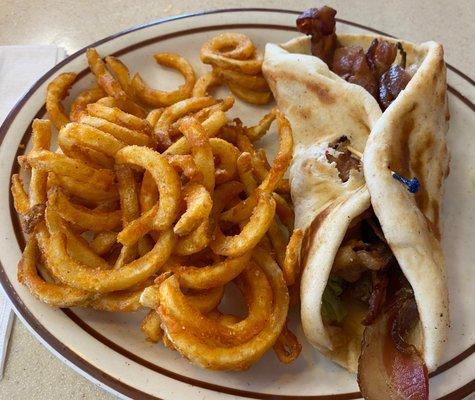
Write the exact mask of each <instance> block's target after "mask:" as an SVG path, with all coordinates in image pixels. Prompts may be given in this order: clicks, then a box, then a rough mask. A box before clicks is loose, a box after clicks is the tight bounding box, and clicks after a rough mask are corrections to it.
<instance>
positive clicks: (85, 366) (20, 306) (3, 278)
mask: <svg viewBox="0 0 475 400" xmlns="http://www.w3.org/2000/svg"><path fill="white" fill-rule="evenodd" d="M246 11H247V12H274V13H275V12H277V13H284V14H292V15H298V14H300V11H294V10H279V9H275V10H274V9H266V8H247V9H245V8H242V9H240V8H236V9H228V10H212V11H205V12H200V13H195V14H186V15H180V16H176V17H171V18H166V19H163V20H159V21H155V22H152V23H149V24H145V25H141V26H138V27H134V28H131V29H129V30H126V31H122V32H119V33H117V34H115V35H112V36H109V37H106V38H104V39H102V40H99V41H97V42H95V43H93V44H91V45H90V46H87V47H85V48H83V49H81V50H79V51H77V52H76V53H74V54H73V55H71V56H69V57H68V58H66V59H65V60H63V61H62V62H60V63H59V64H57V65H56V66H55V67H53V68H52V69H51V70H50V71H48V72H47V73H46V74H45V75H43V76H42V77H41V78H40V79H39V80H38V81H37V82H36V83H35V84H34V85H33V86H32V87H31V89H30V90H29V91H28V92H27V93H26V95H25V96H24V97H23V98H21V99H20V100H19V101H18V103H17V104H16V105H15V106H14V108H13V109H12V111H11V112H10V113H9V114H8V116H7V118H6V119H5V121H4V123H3V124H2V126H1V127H0V144H1V143H2V142H3V139H4V137H5V135H6V132H7V131H8V129H9V128H10V125H11V124H12V122H13V121H14V120H15V118H16V116H17V114H18V113H19V112H20V110H21V109H22V107H23V106H24V105H25V103H26V102H27V101H28V99H29V98H30V97H31V96H32V95H33V94H34V93H35V92H36V91H37V90H38V88H39V87H40V86H41V85H42V84H43V83H44V82H46V81H47V80H48V79H49V78H50V77H51V76H52V75H53V74H54V73H55V72H57V71H58V70H59V69H61V68H62V67H63V66H64V65H67V64H68V63H69V62H70V61H71V60H73V59H75V58H77V57H79V56H80V55H82V54H83V53H84V52H85V50H86V49H87V48H88V47H97V46H99V45H101V44H103V43H106V42H109V41H111V40H114V39H116V38H118V37H120V36H123V35H126V34H129V33H131V32H134V31H137V30H141V29H145V28H148V27H151V26H155V25H160V24H163V23H167V22H170V21H174V20H179V19H184V18H192V17H199V16H205V15H209V14H217V13H234V12H246ZM337 21H338V22H340V23H342V24H346V25H350V26H354V27H357V28H360V29H364V30H367V31H370V32H373V33H376V34H380V35H385V36H389V37H394V36H392V35H388V34H387V33H384V32H382V31H379V30H376V29H373V28H370V27H367V26H364V25H361V24H358V23H355V22H352V21H347V20H342V19H337ZM232 28H257V29H273V30H286V31H295V30H296V29H295V27H294V26H282V25H271V24H230V25H215V26H207V27H200V28H195V29H192V30H188V31H178V32H173V33H171V34H167V35H162V36H157V37H154V38H150V39H147V40H144V41H142V42H139V43H136V44H134V45H131V46H128V47H126V48H123V49H121V50H118V51H117V52H115V53H114V55H122V54H125V53H127V52H130V51H132V50H135V49H138V48H140V47H143V46H146V45H148V44H152V43H156V42H159V41H163V40H166V39H170V38H173V37H178V36H184V35H189V34H193V33H197V32H203V31H212V30H223V29H232ZM447 68H448V69H450V70H451V71H453V72H454V73H455V74H457V75H459V76H460V77H461V78H462V79H464V80H466V81H467V82H468V83H469V84H472V85H475V82H474V81H473V80H472V79H471V78H469V77H468V76H467V75H466V74H464V73H463V72H461V71H459V70H458V69H456V68H455V67H452V66H451V65H449V64H447ZM87 73H88V70H87V69H85V70H82V71H81V72H80V73H79V76H78V78H77V79H80V78H81V77H83V76H85V75H87ZM448 89H449V91H450V93H452V94H453V95H454V96H456V97H457V98H458V99H459V100H461V101H462V102H463V103H464V104H465V105H467V106H468V107H469V108H470V109H471V110H472V111H475V105H474V104H473V103H472V102H471V101H470V100H469V99H468V98H466V97H465V96H464V95H462V94H461V93H460V92H459V91H457V90H456V89H455V88H453V87H451V86H449V88H448ZM44 114H45V109H44V106H43V107H42V108H41V109H40V110H39V111H38V112H37V114H36V115H35V117H42V116H43V115H44ZM30 131H31V124H30V126H29V127H28V128H27V130H26V131H25V133H24V134H23V136H22V140H21V142H22V143H25V139H27V140H28V139H29V136H30ZM22 153H24V149H20V148H18V150H17V155H20V154H22ZM16 171H18V165H17V163H16V162H14V163H13V165H12V169H11V174H13V173H14V172H16ZM10 214H11V219H12V225H13V227H14V230H15V236H16V239H17V241H18V244H19V246H20V248H21V249H23V247H24V243H25V242H24V238H23V234H22V232H21V228H20V223H19V219H18V216H17V215H16V213H15V211H14V208H13V201H12V198H11V194H10ZM0 282H1V283H2V285H3V287H4V289H5V292H6V293H7V295H8V297H9V298H10V300H11V302H12V303H13V304H14V306H15V308H16V310H17V312H18V313H19V314H20V315H21V317H22V318H23V319H24V320H25V321H26V322H27V324H28V325H30V327H31V328H32V329H33V330H34V331H35V332H37V333H38V335H39V336H40V337H41V338H42V339H43V340H44V341H45V342H46V343H47V344H48V345H49V346H51V347H52V348H53V349H54V350H55V351H57V352H58V353H59V354H61V355H62V356H63V357H64V358H66V359H67V360H69V361H70V362H72V363H73V364H74V365H76V366H77V367H78V368H80V369H81V370H83V371H84V372H85V373H86V374H88V375H90V376H91V377H93V378H94V379H96V380H98V381H100V382H101V383H103V384H104V385H106V386H109V387H111V388H112V389H113V390H116V391H117V392H120V393H122V394H123V395H126V396H128V397H131V398H140V399H145V400H148V399H158V398H157V397H155V396H151V395H149V394H147V393H145V392H142V391H140V390H139V389H136V388H134V387H131V386H129V385H127V384H125V383H123V382H121V381H119V380H117V379H116V378H114V377H112V376H110V375H108V374H106V373H104V372H103V371H101V370H99V369H98V368H96V367H95V366H93V365H91V364H90V363H89V362H88V361H86V360H85V359H83V358H82V357H81V356H79V355H78V354H76V353H75V352H74V351H73V350H71V349H70V348H68V347H67V346H66V345H64V343H62V342H60V341H59V340H58V339H57V338H56V337H54V336H53V335H52V334H51V333H50V332H49V331H48V330H47V329H46V328H45V327H44V326H43V325H42V324H41V323H40V322H39V321H38V320H37V319H36V317H35V316H34V315H33V314H32V313H31V312H30V311H29V310H28V308H27V307H26V305H25V304H24V303H23V301H22V300H21V299H20V297H19V296H18V294H17V293H16V291H15V289H14V288H13V286H12V284H11V282H10V281H9V280H8V278H7V275H6V272H5V270H4V268H3V266H2V265H1V264H0ZM63 312H64V313H65V314H66V315H67V316H68V317H69V318H70V319H71V320H72V321H73V322H75V323H76V324H77V325H78V326H80V327H81V328H82V329H84V330H85V331H86V332H88V333H89V334H91V335H92V336H93V337H95V338H96V339H97V340H99V341H100V342H102V343H104V344H105V345H106V346H108V347H109V348H111V349H112V350H114V351H116V352H118V353H120V354H122V355H124V356H125V357H127V358H129V359H131V360H132V361H135V362H137V363H139V364H141V365H143V366H145V367H147V368H149V369H152V370H154V371H156V372H158V373H160V374H163V375H165V376H168V377H170V378H173V379H175V380H179V381H182V382H185V383H190V384H192V385H195V386H199V387H202V388H205V389H210V390H214V391H218V392H222V393H228V394H234V395H241V396H247V397H251V398H257V399H290V398H292V399H306V400H330V399H331V400H350V399H357V398H359V397H360V394H359V393H358V392H353V393H342V394H334V395H323V396H282V395H276V394H268V393H256V392H249V391H244V390H240V389H234V388H228V387H223V386H219V385H214V384H212V383H208V382H203V381H199V380H195V379H192V378H189V377H186V376H182V375H179V374H176V373H174V372H172V371H169V370H166V369H164V368H162V367H159V366H157V365H155V364H153V363H150V362H149V361H147V360H143V359H141V358H140V357H138V356H136V355H135V354H133V353H131V352H129V351H128V350H126V349H123V348H122V347H120V346H119V345H117V344H116V343H114V342H112V341H111V340H109V339H108V338H106V337H104V336H103V335H101V334H100V333H99V332H97V331H96V330H94V329H93V328H92V327H90V326H89V325H88V324H87V323H86V322H85V321H83V320H82V319H81V318H79V317H78V316H77V315H76V314H74V313H73V312H72V311H71V310H63ZM474 351H475V344H474V345H472V346H471V347H469V348H468V349H466V350H465V351H463V352H462V353H460V354H459V355H457V356H455V357H454V358H453V359H451V360H450V361H448V362H447V363H445V364H443V365H442V366H441V367H439V368H438V369H437V370H436V371H435V372H434V373H432V374H431V376H435V375H438V374H440V373H442V372H445V371H447V370H448V369H450V368H452V367H453V366H454V365H457V364H458V363H460V362H461V361H463V360H464V359H466V358H467V357H469V356H470V355H471V354H473V352H474ZM474 391H475V380H472V381H471V382H469V383H467V384H465V385H464V386H462V387H461V388H459V389H457V390H455V391H454V392H451V393H449V394H447V395H444V396H443V397H441V398H440V399H439V400H459V399H462V398H463V397H465V396H467V395H468V394H470V393H473V392H474ZM158 400H159V399H158Z"/></svg>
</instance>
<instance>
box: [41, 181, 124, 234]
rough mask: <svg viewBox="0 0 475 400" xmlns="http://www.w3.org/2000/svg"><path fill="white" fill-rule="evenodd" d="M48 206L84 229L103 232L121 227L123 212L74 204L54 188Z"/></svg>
mask: <svg viewBox="0 0 475 400" xmlns="http://www.w3.org/2000/svg"><path fill="white" fill-rule="evenodd" d="M48 204H49V206H51V207H52V209H54V210H55V211H56V212H57V213H58V214H59V215H60V216H61V217H62V218H64V219H65V220H66V221H68V222H71V223H73V224H74V225H77V226H80V227H81V228H83V229H86V230H89V231H93V232H102V231H111V230H113V229H116V228H118V227H120V226H121V218H122V211H121V210H116V211H99V210H91V209H89V208H86V207H84V206H81V205H79V204H74V203H72V202H71V201H70V200H69V199H68V198H67V197H66V196H65V195H64V193H62V192H61V190H59V189H57V188H54V189H51V190H50V191H49V192H48Z"/></svg>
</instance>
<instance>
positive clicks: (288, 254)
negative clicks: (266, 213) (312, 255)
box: [282, 229, 304, 286]
mask: <svg viewBox="0 0 475 400" xmlns="http://www.w3.org/2000/svg"><path fill="white" fill-rule="evenodd" d="M303 234H304V231H303V230H302V229H295V230H294V231H293V233H292V235H291V236H290V240H289V243H288V244H287V248H286V250H285V258H284V264H283V268H282V271H283V273H284V278H285V282H286V283H287V286H290V285H293V284H294V283H295V280H296V278H297V276H298V274H299V272H300V271H299V255H300V247H301V245H302V239H303Z"/></svg>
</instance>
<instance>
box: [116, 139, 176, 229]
mask: <svg viewBox="0 0 475 400" xmlns="http://www.w3.org/2000/svg"><path fill="white" fill-rule="evenodd" d="M116 162H117V163H119V164H132V165H135V166H138V167H141V168H144V169H145V170H147V171H148V172H149V173H150V174H151V175H152V176H153V178H154V180H155V183H156V185H157V187H158V192H159V193H160V201H159V207H158V210H157V213H156V215H155V218H154V229H156V230H165V229H168V228H169V227H170V226H171V225H172V223H173V222H174V221H175V220H176V217H177V215H178V209H179V205H180V198H181V182H180V178H179V176H178V174H177V173H176V171H175V170H174V168H173V167H172V166H171V165H170V164H169V163H168V161H167V160H166V158H165V157H164V156H163V155H161V154H160V153H158V152H156V151H154V150H152V149H149V148H146V147H139V146H127V147H125V148H123V149H122V150H120V151H119V152H118V153H117V154H116Z"/></svg>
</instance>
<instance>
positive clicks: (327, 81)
mask: <svg viewBox="0 0 475 400" xmlns="http://www.w3.org/2000/svg"><path fill="white" fill-rule="evenodd" d="M373 39H374V36H370V35H338V42H339V43H340V44H341V45H345V46H346V45H358V46H361V47H363V48H364V49H366V48H368V47H369V45H370V43H371V41H372V40H373ZM384 39H385V40H387V41H389V42H392V43H395V41H394V40H393V39H390V38H384ZM402 45H403V47H404V50H405V51H406V52H407V68H406V70H407V71H411V74H413V76H412V79H411V80H410V82H409V84H408V85H407V87H406V88H405V89H404V90H403V91H402V92H401V93H400V94H399V95H398V97H397V98H396V100H395V101H394V102H393V103H392V104H391V105H390V106H389V107H388V108H387V109H386V110H385V111H384V113H383V112H382V111H381V109H380V107H379V105H378V103H377V101H376V100H375V99H374V98H373V97H372V96H371V95H370V94H369V93H368V92H367V91H366V90H365V89H363V88H362V87H360V86H357V85H354V84H351V83H348V82H346V81H345V80H344V79H342V78H340V77H339V76H338V75H336V74H334V73H333V72H331V71H330V70H329V68H328V67H327V65H326V64H325V63H324V62H323V61H322V60H320V59H318V58H317V57H315V56H313V55H311V52H310V38H309V37H307V36H302V37H298V38H296V39H294V40H291V41H290V42H287V43H285V44H283V45H276V44H268V45H267V46H266V51H265V57H264V64H263V68H262V69H263V73H264V76H265V78H266V79H267V81H268V83H269V86H270V88H271V90H272V92H273V94H274V97H275V99H276V101H277V104H278V107H279V108H280V110H281V111H283V112H284V113H285V115H286V117H287V118H288V119H289V121H290V123H291V125H292V130H293V134H294V142H295V146H294V157H293V162H292V165H291V168H290V185H291V194H292V200H293V203H294V207H295V214H296V221H295V224H296V227H297V228H303V229H304V230H305V237H304V240H303V243H302V247H301V252H300V263H301V268H302V270H303V273H302V279H301V318H302V325H303V329H304V332H305V335H306V336H307V338H308V340H309V341H310V342H311V343H312V344H313V345H314V346H315V347H317V348H318V349H319V350H320V351H321V352H322V353H324V354H325V355H326V356H328V357H329V358H331V359H333V360H334V361H336V362H337V363H339V364H340V365H342V366H344V367H345V368H347V369H348V370H350V371H352V372H355V371H356V370H357V366H358V357H359V355H360V352H361V340H362V335H363V331H364V326H363V325H362V324H361V320H362V319H363V317H364V315H365V313H366V309H365V308H362V307H361V305H358V304H352V303H351V302H348V303H345V305H346V307H347V316H346V317H345V319H344V321H343V323H342V324H340V325H339V326H333V325H332V324H329V323H326V322H324V318H322V296H323V294H324V291H325V288H326V286H327V283H328V281H329V279H330V276H331V272H332V268H333V267H334V263H335V257H336V256H337V253H338V250H339V248H340V246H341V244H342V242H343V240H344V238H345V236H346V235H347V233H348V231H349V229H352V227H354V226H355V224H357V223H358V222H359V221H361V219H363V218H364V217H365V215H367V214H368V213H371V214H372V212H373V211H372V210H374V214H375V215H376V217H377V219H378V220H379V223H380V225H381V229H382V233H383V234H384V238H385V239H386V241H387V244H388V245H389V247H390V250H391V251H392V253H393V254H394V256H395V258H396V260H397V263H398V264H399V266H400V268H401V270H402V272H403V274H404V275H405V277H406V278H407V280H408V281H409V283H410V285H411V286H412V289H413V291H414V297H415V300H416V303H417V308H418V311H419V318H420V322H419V324H418V328H417V329H415V331H414V332H413V335H412V339H411V341H412V342H413V343H414V345H415V346H416V347H417V348H418V350H419V351H420V353H421V354H422V356H423V359H424V361H425V363H426V365H427V368H428V369H429V371H431V370H434V369H435V368H436V367H437V366H438V364H439V361H440V357H441V353H442V348H443V344H444V342H445V341H446V338H447V327H448V323H449V322H448V321H449V320H448V294H447V286H446V278H445V272H444V260H443V255H442V250H441V246H440V242H439V240H440V227H439V218H440V205H441V204H440V203H441V199H442V186H443V181H444V178H445V176H446V174H447V172H448V153H447V148H446V141H445V134H446V132H447V129H448V122H447V121H448V111H447V94H446V79H445V64H444V61H443V50H442V47H441V46H440V45H439V44H437V43H434V42H427V43H423V44H421V45H414V44H412V43H409V42H402ZM342 141H344V142H345V144H344V145H345V146H349V147H350V148H351V149H352V151H353V153H358V152H360V153H363V160H362V163H361V164H362V165H360V167H359V170H358V168H352V169H351V170H350V171H349V173H347V174H346V175H347V176H342V175H345V173H343V174H342V173H341V171H340V170H341V169H342V168H343V169H344V167H345V166H344V165H343V167H341V166H339V165H338V163H337V162H336V161H335V157H338V154H339V151H340V148H339V145H338V143H339V142H342ZM345 148H346V147H345ZM332 155H333V156H334V157H332ZM391 171H394V172H397V173H398V174H400V175H403V176H406V177H412V176H416V177H417V178H418V180H419V181H420V184H421V189H420V191H419V192H418V193H417V194H415V195H414V194H412V193H409V192H408V190H407V188H406V187H405V186H404V185H402V184H401V183H400V182H398V181H397V180H395V179H394V178H393V177H392V174H391ZM345 178H346V179H345ZM365 179H366V181H365ZM371 207H372V208H371Z"/></svg>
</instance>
